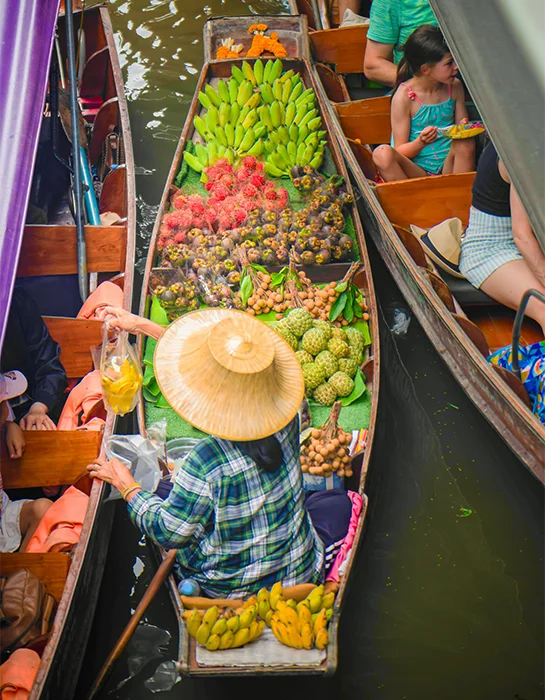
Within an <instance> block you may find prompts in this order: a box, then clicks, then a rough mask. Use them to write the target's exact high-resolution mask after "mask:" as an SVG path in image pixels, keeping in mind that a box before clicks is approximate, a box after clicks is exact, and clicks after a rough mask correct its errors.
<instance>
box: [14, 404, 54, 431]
mask: <svg viewBox="0 0 545 700" xmlns="http://www.w3.org/2000/svg"><path fill="white" fill-rule="evenodd" d="M19 425H20V426H21V428H22V429H23V430H57V426H56V425H55V423H53V421H52V420H51V418H50V417H49V416H48V415H47V406H46V405H45V404H43V403H40V402H39V401H36V403H33V404H32V406H31V407H30V410H29V412H28V413H27V414H26V416H23V417H22V418H21V420H20V421H19Z"/></svg>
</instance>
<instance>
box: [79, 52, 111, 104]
mask: <svg viewBox="0 0 545 700" xmlns="http://www.w3.org/2000/svg"><path fill="white" fill-rule="evenodd" d="M109 64H110V51H109V49H108V47H107V46H103V47H102V48H101V49H99V50H98V51H95V53H94V54H92V55H91V56H89V58H88V59H87V61H86V62H85V66H84V68H83V73H82V76H81V83H80V95H81V97H83V98H87V97H103V96H104V92H105V88H106V73H107V70H108V66H109Z"/></svg>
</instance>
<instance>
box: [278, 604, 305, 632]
mask: <svg viewBox="0 0 545 700" xmlns="http://www.w3.org/2000/svg"><path fill="white" fill-rule="evenodd" d="M278 617H279V619H280V621H281V622H284V623H285V624H291V625H293V626H294V627H295V628H296V629H297V630H298V629H299V627H300V624H299V616H298V615H297V613H296V612H295V610H293V609H292V608H290V607H289V606H288V605H286V606H285V607H284V608H282V609H281V610H279V612H278Z"/></svg>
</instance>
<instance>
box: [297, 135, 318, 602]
mask: <svg viewBox="0 0 545 700" xmlns="http://www.w3.org/2000/svg"><path fill="white" fill-rule="evenodd" d="M305 148H306V146H305ZM299 150H300V149H298V151H297V156H298V157H299V155H300V153H299ZM303 153H304V151H303ZM323 593H324V587H323V585H321V586H318V587H317V588H315V589H314V590H313V591H312V592H311V593H309V595H308V596H307V599H308V602H309V603H310V612H312V613H315V612H319V611H320V610H321V608H322V597H323Z"/></svg>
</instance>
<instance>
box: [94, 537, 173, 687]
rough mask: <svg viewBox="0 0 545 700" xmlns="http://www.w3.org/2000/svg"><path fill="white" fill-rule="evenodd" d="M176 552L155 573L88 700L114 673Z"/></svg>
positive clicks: (168, 556)
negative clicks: (115, 666) (115, 665)
mask: <svg viewBox="0 0 545 700" xmlns="http://www.w3.org/2000/svg"><path fill="white" fill-rule="evenodd" d="M176 551H177V550H176V549H169V551H168V552H167V553H166V555H165V558H164V559H163V561H162V562H161V565H160V566H159V568H158V569H157V571H156V572H155V576H154V577H153V579H152V581H151V583H150V585H149V586H148V588H147V590H146V592H145V593H144V595H143V596H142V600H141V601H140V603H138V607H137V608H136V610H135V611H134V612H133V614H132V617H131V619H130V620H129V623H128V624H127V626H126V627H125V629H124V630H123V634H122V635H121V636H120V637H119V640H118V642H117V644H116V645H115V647H114V648H113V649H112V651H111V652H110V655H109V656H108V658H107V659H106V661H105V662H104V665H103V666H102V668H101V669H100V673H99V674H98V676H97V679H96V680H95V682H94V684H93V687H92V688H91V692H90V693H89V695H88V700H92V699H93V698H94V697H96V695H97V693H98V691H99V690H100V689H101V687H102V686H103V685H104V683H105V681H106V679H107V678H108V676H109V675H110V673H111V672H112V669H113V667H114V664H115V662H116V661H117V659H118V658H119V657H120V656H121V654H122V653H123V651H124V650H125V647H126V646H127V644H128V643H129V640H130V638H131V637H132V635H133V633H134V630H135V629H136V627H137V626H138V623H139V622H140V619H141V618H142V615H143V614H144V613H145V612H146V610H147V608H148V605H149V604H150V603H151V601H152V600H153V599H154V598H155V594H156V593H157V591H158V590H159V589H160V588H161V585H162V583H163V581H164V580H165V579H166V577H167V576H168V575H169V573H170V570H171V569H172V565H173V564H174V560H175V559H176Z"/></svg>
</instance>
